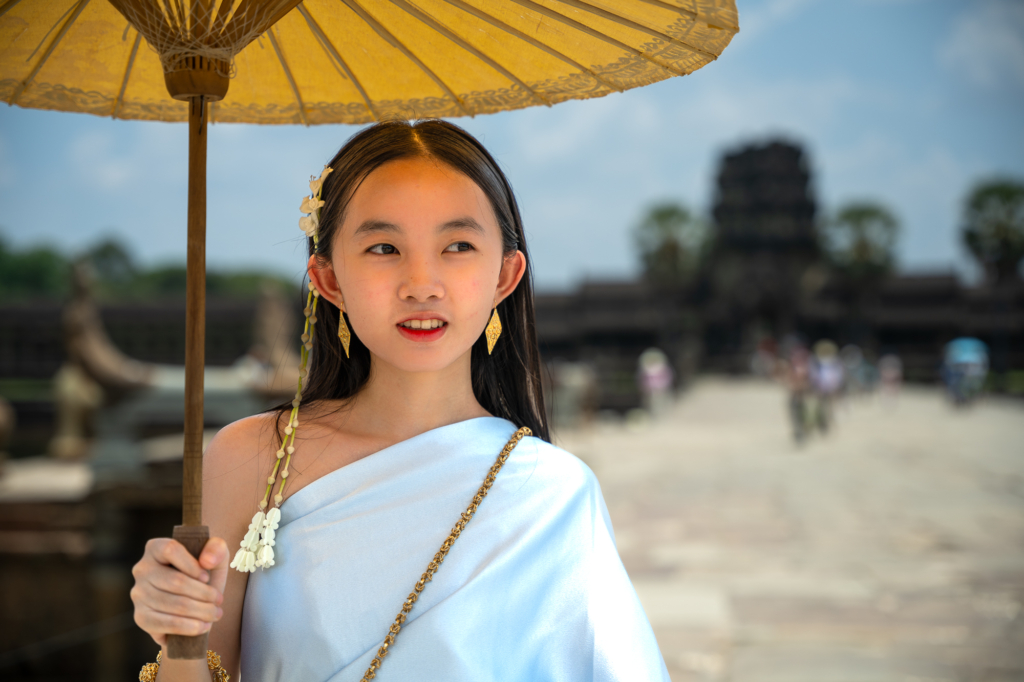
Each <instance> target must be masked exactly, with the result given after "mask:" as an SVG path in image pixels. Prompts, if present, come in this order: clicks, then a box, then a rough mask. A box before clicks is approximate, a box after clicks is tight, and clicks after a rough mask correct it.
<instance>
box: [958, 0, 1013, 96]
mask: <svg viewBox="0 0 1024 682" xmlns="http://www.w3.org/2000/svg"><path fill="white" fill-rule="evenodd" d="M939 58H940V60H941V61H942V63H943V64H944V65H945V66H946V67H948V68H949V69H951V70H952V71H954V72H955V73H959V74H962V75H964V76H966V77H967V79H968V80H970V81H971V82H972V83H973V84H975V85H977V86H979V87H982V88H986V89H995V88H998V87H1005V86H1011V87H1014V88H1024V2H1020V0H987V1H985V2H980V3H971V4H970V5H969V9H967V10H966V11H965V12H964V13H963V14H961V15H960V16H959V17H958V18H957V19H956V21H954V23H953V27H952V30H951V31H950V35H949V38H948V39H947V40H946V41H945V43H944V45H943V46H942V47H941V48H940V51H939Z"/></svg>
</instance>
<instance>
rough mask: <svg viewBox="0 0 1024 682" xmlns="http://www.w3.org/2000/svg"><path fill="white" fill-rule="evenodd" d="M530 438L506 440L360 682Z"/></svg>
mask: <svg viewBox="0 0 1024 682" xmlns="http://www.w3.org/2000/svg"><path fill="white" fill-rule="evenodd" d="M530 435H533V431H531V430H530V429H529V427H526V426H524V427H523V428H521V429H519V430H518V431H516V432H515V433H514V434H513V435H512V437H511V438H509V439H508V442H507V443H505V447H503V448H502V449H501V452H500V453H499V454H498V459H497V461H495V462H494V465H493V466H492V467H491V469H490V471H488V472H487V476H486V477H485V478H484V482H483V485H481V486H480V490H478V491H476V495H474V496H473V501H472V502H470V503H469V507H468V508H467V509H466V511H464V512H462V516H461V517H460V518H459V520H458V522H457V523H456V524H455V527H454V528H452V532H451V534H449V535H448V538H447V539H446V540H445V541H444V543H443V544H442V545H441V549H439V550H437V554H435V555H434V559H433V561H431V562H430V563H429V564H427V570H426V571H425V572H424V573H423V575H422V576H420V579H419V582H417V583H416V584H415V585H414V586H413V588H412V590H413V591H412V592H410V593H409V598H408V599H406V600H405V603H404V604H402V610H401V611H399V612H398V615H397V616H395V622H394V623H392V624H391V629H390V630H389V632H388V636H387V637H385V638H384V643H383V644H381V646H380V648H379V649H377V655H376V656H374V657H373V660H372V661H370V667H369V668H367V669H366V673H364V674H363V679H362V682H368V680H372V679H373V678H374V677H376V676H377V670H378V669H379V668H380V666H381V663H383V662H384V657H385V656H387V655H388V647H390V646H391V645H392V644H394V643H395V638H397V637H398V632H399V631H400V630H401V629H402V624H403V623H404V622H405V619H406V616H408V615H409V612H410V611H412V606H413V604H415V603H416V600H418V599H419V598H420V593H421V592H422V591H423V588H424V587H426V586H427V583H428V582H430V580H431V579H432V578H433V577H434V574H435V573H437V569H439V568H440V567H441V562H442V561H444V558H445V557H446V556H448V552H449V550H451V548H452V545H454V544H455V540H457V539H458V537H459V536H460V535H461V534H462V531H463V530H465V528H466V524H467V523H469V521H470V519H472V518H473V515H474V514H476V510H477V507H479V506H480V503H481V502H483V501H484V498H485V497H487V491H489V490H490V489H491V486H492V485H494V479H495V478H497V476H498V472H499V471H501V467H502V466H504V465H505V462H506V461H507V460H508V457H509V455H511V454H512V451H513V450H514V449H515V447H516V446H517V445H519V441H521V440H522V439H523V438H524V437H526V436H530Z"/></svg>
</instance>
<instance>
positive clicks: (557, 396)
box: [550, 360, 597, 427]
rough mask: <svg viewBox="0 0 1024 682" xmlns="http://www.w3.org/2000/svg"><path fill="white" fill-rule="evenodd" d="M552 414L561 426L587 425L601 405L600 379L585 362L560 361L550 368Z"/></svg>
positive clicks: (552, 364)
mask: <svg viewBox="0 0 1024 682" xmlns="http://www.w3.org/2000/svg"><path fill="white" fill-rule="evenodd" d="M550 371H551V384H552V386H551V388H552V391H551V394H552V401H551V403H552V404H551V413H552V417H553V419H554V421H555V424H556V425H558V426H567V427H575V426H580V425H582V424H584V423H585V422H586V421H588V420H589V419H590V417H591V415H592V414H593V413H594V408H595V405H596V403H597V395H596V394H597V375H596V374H595V373H594V369H593V368H592V367H591V366H590V365H588V364H586V363H584V362H568V361H565V360H558V361H556V362H552V363H551V365H550Z"/></svg>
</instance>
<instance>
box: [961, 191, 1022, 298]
mask: <svg viewBox="0 0 1024 682" xmlns="http://www.w3.org/2000/svg"><path fill="white" fill-rule="evenodd" d="M963 240H964V244H966V245H967V248H968V249H970V251H971V253H972V254H973V255H974V257H975V258H977V259H978V262H979V263H981V266H982V267H983V268H984V269H985V274H986V276H987V277H988V278H989V281H990V282H992V283H994V284H1000V283H1002V282H1006V281H1009V280H1011V279H1013V278H1015V277H1018V276H1019V270H1018V268H1019V267H1020V262H1021V260H1022V259H1024V184H1022V183H1021V182H1019V181H1016V180H1010V179H996V180H990V181H988V182H983V183H981V184H979V185H978V186H977V187H975V188H974V191H973V192H971V194H970V196H968V198H967V202H966V204H965V206H964V216H963Z"/></svg>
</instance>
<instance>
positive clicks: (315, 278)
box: [306, 256, 345, 310]
mask: <svg viewBox="0 0 1024 682" xmlns="http://www.w3.org/2000/svg"><path fill="white" fill-rule="evenodd" d="M306 272H307V273H308V274H309V281H310V282H312V283H313V286H315V287H316V290H317V291H319V292H320V295H321V296H322V297H324V298H326V299H327V300H328V301H330V302H331V303H333V304H334V305H336V306H338V308H339V309H341V310H345V299H344V298H342V295H341V287H339V286H338V276H337V275H335V274H334V267H332V266H331V264H330V263H328V264H327V265H323V266H321V265H320V264H319V263H318V262H317V259H316V256H310V257H309V262H308V263H307V264H306Z"/></svg>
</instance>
